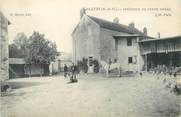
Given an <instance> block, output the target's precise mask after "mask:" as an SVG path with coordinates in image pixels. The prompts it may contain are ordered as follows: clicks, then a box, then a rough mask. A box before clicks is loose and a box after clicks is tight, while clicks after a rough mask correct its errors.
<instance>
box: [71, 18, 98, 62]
mask: <svg viewBox="0 0 181 117" xmlns="http://www.w3.org/2000/svg"><path fill="white" fill-rule="evenodd" d="M72 38H73V61H74V62H76V61H77V60H82V58H88V57H93V59H98V60H99V58H100V55H99V50H98V49H99V46H100V42H99V26H98V25H97V24H95V23H94V22H93V21H91V19H90V18H89V17H87V16H86V15H84V16H83V18H82V19H81V21H80V22H79V24H78V26H77V27H76V30H75V32H74V33H73V34H72Z"/></svg>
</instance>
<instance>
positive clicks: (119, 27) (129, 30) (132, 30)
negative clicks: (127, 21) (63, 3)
mask: <svg viewBox="0 0 181 117" xmlns="http://www.w3.org/2000/svg"><path fill="white" fill-rule="evenodd" d="M88 17H90V18H91V19H92V20H93V21H95V22H96V23H98V24H99V25H100V27H102V28H106V29H110V30H114V31H118V32H125V33H129V34H139V35H144V34H143V33H142V32H141V31H139V30H138V29H136V28H132V27H129V26H126V25H123V24H117V23H114V22H110V21H106V20H104V19H100V18H97V17H93V16H89V15H88Z"/></svg>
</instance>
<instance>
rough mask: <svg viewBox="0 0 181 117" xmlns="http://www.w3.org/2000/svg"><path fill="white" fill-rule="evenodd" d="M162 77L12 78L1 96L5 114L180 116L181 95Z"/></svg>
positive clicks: (34, 116)
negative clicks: (7, 89) (72, 81)
mask: <svg viewBox="0 0 181 117" xmlns="http://www.w3.org/2000/svg"><path fill="white" fill-rule="evenodd" d="M162 79H163V77H160V76H159V78H158V76H157V75H149V74H146V75H143V76H142V77H121V78H116V77H114V78H104V77H103V76H102V75H95V74H88V75H87V74H82V75H79V76H78V83H72V84H67V82H69V79H68V78H64V77H63V76H62V75H56V76H50V77H34V78H21V79H13V80H10V84H11V85H12V87H13V90H12V91H11V92H10V93H8V94H7V96H4V97H0V100H1V103H0V106H1V110H0V113H1V115H2V117H177V116H178V115H179V112H180V96H177V95H175V94H174V93H171V92H170V89H169V88H166V87H165V83H163V80H162Z"/></svg>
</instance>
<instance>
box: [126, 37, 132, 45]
mask: <svg viewBox="0 0 181 117" xmlns="http://www.w3.org/2000/svg"><path fill="white" fill-rule="evenodd" d="M127 46H132V39H131V38H127Z"/></svg>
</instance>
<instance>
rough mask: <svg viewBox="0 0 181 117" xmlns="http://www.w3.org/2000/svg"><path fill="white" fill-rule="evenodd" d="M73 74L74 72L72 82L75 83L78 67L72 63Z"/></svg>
mask: <svg viewBox="0 0 181 117" xmlns="http://www.w3.org/2000/svg"><path fill="white" fill-rule="evenodd" d="M71 72H72V78H71V79H70V80H71V81H72V82H74V80H76V66H75V64H74V63H72V66H71Z"/></svg>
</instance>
